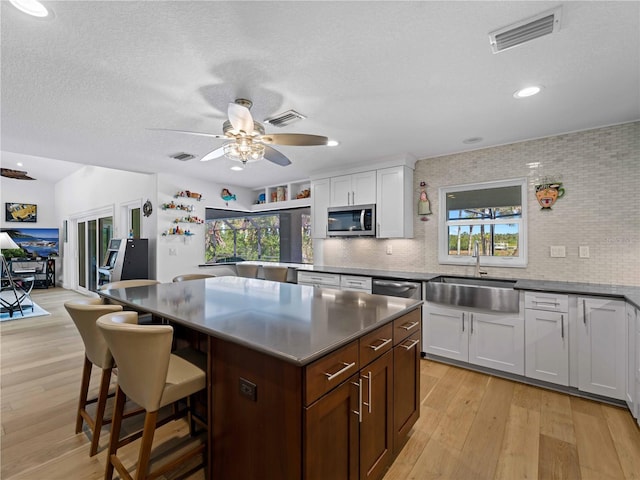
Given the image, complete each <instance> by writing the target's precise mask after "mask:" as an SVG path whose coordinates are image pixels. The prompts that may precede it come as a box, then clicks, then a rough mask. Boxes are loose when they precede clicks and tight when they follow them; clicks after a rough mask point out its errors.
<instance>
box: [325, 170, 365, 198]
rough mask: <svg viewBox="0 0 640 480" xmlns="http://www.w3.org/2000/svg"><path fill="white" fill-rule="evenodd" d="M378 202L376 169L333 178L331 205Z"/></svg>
mask: <svg viewBox="0 0 640 480" xmlns="http://www.w3.org/2000/svg"><path fill="white" fill-rule="evenodd" d="M369 203H376V171H375V170H372V171H369V172H360V173H354V174H352V175H341V176H339V177H332V178H331V205H330V206H332V207H343V206H347V205H366V204H369Z"/></svg>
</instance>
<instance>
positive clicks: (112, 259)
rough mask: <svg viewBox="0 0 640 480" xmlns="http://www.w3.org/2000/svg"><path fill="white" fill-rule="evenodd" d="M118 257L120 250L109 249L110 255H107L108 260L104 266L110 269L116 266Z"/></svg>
mask: <svg viewBox="0 0 640 480" xmlns="http://www.w3.org/2000/svg"><path fill="white" fill-rule="evenodd" d="M116 258H118V251H117V250H110V251H109V256H108V257H107V261H106V262H105V264H104V266H105V267H107V268H109V269H111V268H113V267H115V265H116Z"/></svg>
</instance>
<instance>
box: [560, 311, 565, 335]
mask: <svg viewBox="0 0 640 480" xmlns="http://www.w3.org/2000/svg"><path fill="white" fill-rule="evenodd" d="M560 336H561V337H562V339H563V340H564V315H560Z"/></svg>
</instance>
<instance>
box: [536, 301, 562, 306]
mask: <svg viewBox="0 0 640 480" xmlns="http://www.w3.org/2000/svg"><path fill="white" fill-rule="evenodd" d="M533 303H535V304H536V305H551V306H553V307H557V306H558V305H560V303H559V302H539V301H537V300H534V301H533Z"/></svg>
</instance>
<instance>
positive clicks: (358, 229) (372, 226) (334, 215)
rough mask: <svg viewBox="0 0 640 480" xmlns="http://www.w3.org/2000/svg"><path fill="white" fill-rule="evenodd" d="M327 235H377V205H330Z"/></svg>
mask: <svg viewBox="0 0 640 480" xmlns="http://www.w3.org/2000/svg"><path fill="white" fill-rule="evenodd" d="M327 213H328V218H327V235H328V236H329V237H375V236H376V206H375V205H374V204H369V205H350V206H348V207H329V209H328V211H327Z"/></svg>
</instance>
